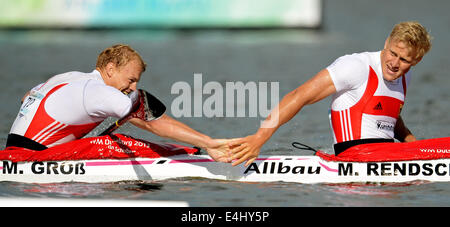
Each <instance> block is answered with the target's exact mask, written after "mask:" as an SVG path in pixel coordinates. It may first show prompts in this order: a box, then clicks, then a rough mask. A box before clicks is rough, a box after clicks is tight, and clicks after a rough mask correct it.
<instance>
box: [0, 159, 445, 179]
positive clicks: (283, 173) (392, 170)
mask: <svg viewBox="0 0 450 227" xmlns="http://www.w3.org/2000/svg"><path fill="white" fill-rule="evenodd" d="M191 177H193V178H207V179H216V180H231V181H243V182H295V183H304V184H314V183H352V182H377V183H378V182H380V183H382V182H386V183H388V182H410V181H431V182H447V181H450V159H437V160H423V161H417V160H414V161H401V162H368V163H367V162H334V161H325V160H323V159H322V158H320V157H318V156H260V158H258V159H257V160H256V161H255V162H254V163H253V164H251V165H250V166H248V167H245V166H244V165H239V166H236V167H233V166H231V164H229V163H218V162H214V161H213V160H211V159H210V157H209V156H207V155H176V156H172V157H163V158H135V159H126V160H83V161H49V162H19V163H13V162H11V161H0V181H13V182H24V183H57V182H88V183H100V182H118V181H137V180H142V181H160V180H166V179H173V178H191Z"/></svg>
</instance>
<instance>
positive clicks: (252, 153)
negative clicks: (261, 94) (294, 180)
mask: <svg viewBox="0 0 450 227" xmlns="http://www.w3.org/2000/svg"><path fill="white" fill-rule="evenodd" d="M335 92H336V88H335V87H334V84H333V81H332V79H331V77H330V74H329V72H328V70H326V69H323V70H322V71H320V72H319V73H317V75H315V76H314V77H313V78H311V79H310V80H308V81H307V82H306V83H304V84H302V85H301V86H299V87H298V88H296V89H295V90H293V91H291V92H290V93H288V94H287V95H286V96H284V97H283V99H282V100H281V101H280V103H279V104H278V106H277V107H276V108H275V109H273V110H272V112H271V113H270V115H269V116H268V117H267V119H266V120H265V121H264V123H263V125H262V126H261V127H260V128H259V129H258V131H257V132H256V133H255V134H253V135H250V136H247V137H244V138H239V139H233V140H232V142H231V143H230V144H229V145H230V147H231V148H232V149H231V152H232V153H233V156H232V158H233V160H236V161H234V162H233V166H236V165H239V164H241V163H242V162H244V161H247V162H246V163H245V166H248V165H250V164H251V163H252V162H253V161H254V160H255V159H256V158H257V157H258V155H259V152H260V149H261V147H262V146H263V145H264V143H266V142H267V141H268V140H269V139H270V137H271V136H272V135H273V134H274V133H275V131H276V130H277V129H278V128H279V127H280V126H281V125H283V124H284V123H286V122H288V121H289V120H291V119H292V118H293V117H294V116H295V115H296V114H297V113H298V112H299V111H300V110H301V109H302V108H303V107H304V106H305V105H309V104H313V103H316V102H318V101H320V100H322V99H324V98H326V97H328V96H329V95H331V94H333V93H335Z"/></svg>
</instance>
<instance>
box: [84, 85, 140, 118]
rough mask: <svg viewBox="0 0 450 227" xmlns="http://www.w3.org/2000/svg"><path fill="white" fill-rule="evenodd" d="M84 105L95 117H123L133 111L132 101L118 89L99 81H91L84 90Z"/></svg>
mask: <svg viewBox="0 0 450 227" xmlns="http://www.w3.org/2000/svg"><path fill="white" fill-rule="evenodd" d="M84 105H85V109H86V111H87V112H88V114H89V115H91V116H95V117H117V118H120V117H123V116H125V115H126V114H127V113H128V112H129V111H130V109H131V105H132V102H131V99H130V98H129V97H128V96H126V95H125V94H123V93H122V92H120V91H119V90H118V89H116V88H114V87H111V86H108V85H106V84H105V83H103V82H101V81H97V80H89V82H88V83H87V84H86V86H85V89H84Z"/></svg>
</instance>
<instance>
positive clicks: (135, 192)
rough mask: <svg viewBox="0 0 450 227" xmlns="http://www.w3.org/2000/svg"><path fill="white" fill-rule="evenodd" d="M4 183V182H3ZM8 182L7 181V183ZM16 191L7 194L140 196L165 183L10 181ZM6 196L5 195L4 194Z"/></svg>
mask: <svg viewBox="0 0 450 227" xmlns="http://www.w3.org/2000/svg"><path fill="white" fill-rule="evenodd" d="M2 184H3V183H2ZM5 184H6V183H5ZM8 187H11V188H14V189H15V190H14V193H11V194H9V195H6V196H24V195H26V196H31V197H56V198H84V197H88V198H96V197H98V198H115V199H133V198H139V197H140V196H142V195H143V194H145V193H149V192H153V191H158V190H162V188H163V184H160V183H152V182H144V181H132V182H127V181H122V182H115V183H95V184H93V183H75V182H71V183H51V184H25V183H9V185H8ZM3 196H5V195H3Z"/></svg>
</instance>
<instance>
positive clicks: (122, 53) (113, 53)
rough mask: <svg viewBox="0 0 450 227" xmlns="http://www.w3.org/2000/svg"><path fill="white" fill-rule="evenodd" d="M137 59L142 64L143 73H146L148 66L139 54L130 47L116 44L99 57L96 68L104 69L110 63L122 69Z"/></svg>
mask: <svg viewBox="0 0 450 227" xmlns="http://www.w3.org/2000/svg"><path fill="white" fill-rule="evenodd" d="M136 59H137V60H138V61H139V62H140V63H141V66H142V72H144V71H145V68H146V67H147V64H145V62H144V61H143V60H142V57H141V56H140V55H139V53H138V52H137V51H135V50H133V48H131V47H130V46H128V45H124V44H116V45H114V46H111V47H108V48H106V49H105V50H103V51H102V52H101V53H100V54H99V55H98V58H97V64H96V67H97V68H99V69H103V68H105V67H106V65H107V64H108V63H110V62H112V63H114V64H115V65H116V66H117V67H121V66H124V65H126V64H127V63H128V62H130V61H132V60H136Z"/></svg>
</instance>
